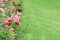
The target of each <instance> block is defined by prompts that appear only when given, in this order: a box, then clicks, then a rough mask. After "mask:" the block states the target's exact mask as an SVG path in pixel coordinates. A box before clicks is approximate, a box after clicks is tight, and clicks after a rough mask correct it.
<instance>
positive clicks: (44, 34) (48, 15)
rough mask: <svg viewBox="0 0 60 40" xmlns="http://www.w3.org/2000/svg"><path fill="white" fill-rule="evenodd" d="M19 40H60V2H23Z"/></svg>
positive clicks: (52, 0)
mask: <svg viewBox="0 0 60 40" xmlns="http://www.w3.org/2000/svg"><path fill="white" fill-rule="evenodd" d="M20 27H21V28H20V29H19V30H18V32H19V36H18V40H60V0H23V13H22V19H21V25H20Z"/></svg>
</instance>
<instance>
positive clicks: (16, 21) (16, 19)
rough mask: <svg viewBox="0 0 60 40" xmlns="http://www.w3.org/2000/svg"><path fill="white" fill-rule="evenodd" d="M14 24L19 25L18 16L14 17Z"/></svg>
mask: <svg viewBox="0 0 60 40" xmlns="http://www.w3.org/2000/svg"><path fill="white" fill-rule="evenodd" d="M14 22H15V24H17V25H19V16H18V15H15V16H14Z"/></svg>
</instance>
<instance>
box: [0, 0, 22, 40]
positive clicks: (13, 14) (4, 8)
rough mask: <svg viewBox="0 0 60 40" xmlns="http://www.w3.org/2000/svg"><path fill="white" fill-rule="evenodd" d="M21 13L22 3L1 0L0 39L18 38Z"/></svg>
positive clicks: (14, 39)
mask: <svg viewBox="0 0 60 40" xmlns="http://www.w3.org/2000/svg"><path fill="white" fill-rule="evenodd" d="M20 2H21V1H20ZM21 13H22V8H21V4H19V3H17V2H16V1H12V0H0V40H16V36H17V27H18V26H19V25H20V24H21V23H20V20H21Z"/></svg>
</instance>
